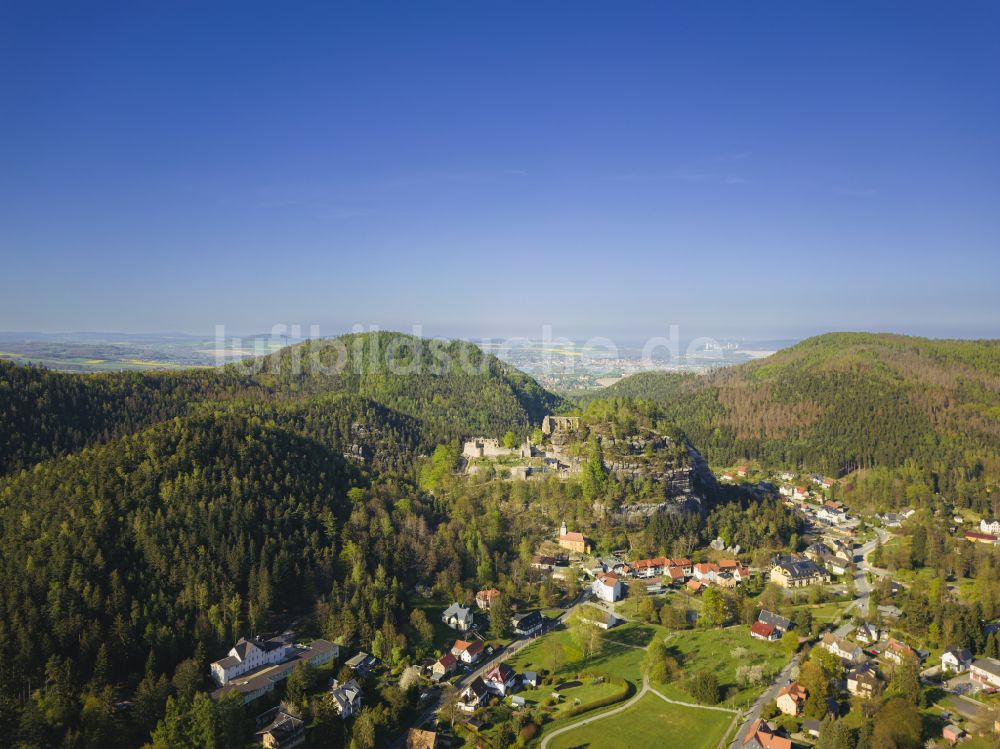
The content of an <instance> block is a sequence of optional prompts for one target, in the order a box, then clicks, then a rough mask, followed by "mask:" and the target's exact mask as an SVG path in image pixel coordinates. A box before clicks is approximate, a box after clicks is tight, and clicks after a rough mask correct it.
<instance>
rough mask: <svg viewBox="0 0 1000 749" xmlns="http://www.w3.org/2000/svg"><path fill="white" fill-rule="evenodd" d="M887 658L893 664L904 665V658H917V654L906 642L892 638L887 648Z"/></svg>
mask: <svg viewBox="0 0 1000 749" xmlns="http://www.w3.org/2000/svg"><path fill="white" fill-rule="evenodd" d="M885 657H886V659H888V660H890V661H892V662H893V663H902V662H903V659H904V658H917V653H916V651H914V650H913V648H911V647H910V646H909V645H907V644H906V643H905V642H900V641H899V640H897V639H896V638H894V637H890V638H889V642H888V643H887V644H886V646H885Z"/></svg>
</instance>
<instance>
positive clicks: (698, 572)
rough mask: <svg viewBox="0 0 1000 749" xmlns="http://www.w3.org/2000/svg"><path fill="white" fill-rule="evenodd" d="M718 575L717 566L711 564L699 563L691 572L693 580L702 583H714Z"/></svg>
mask: <svg viewBox="0 0 1000 749" xmlns="http://www.w3.org/2000/svg"><path fill="white" fill-rule="evenodd" d="M718 574H719V565H717V564H715V563H713V562H701V563H699V564H696V565H695V566H694V570H693V572H692V576H693V577H694V579H695V580H700V581H701V582H703V583H714V582H715V578H716V576H717V575H718Z"/></svg>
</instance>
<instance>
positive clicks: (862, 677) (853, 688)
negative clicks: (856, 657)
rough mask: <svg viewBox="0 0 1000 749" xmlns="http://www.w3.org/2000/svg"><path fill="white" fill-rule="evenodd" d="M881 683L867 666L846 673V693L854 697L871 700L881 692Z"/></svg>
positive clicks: (873, 670) (873, 671)
mask: <svg viewBox="0 0 1000 749" xmlns="http://www.w3.org/2000/svg"><path fill="white" fill-rule="evenodd" d="M882 686H883V682H882V680H881V679H880V678H879V677H878V674H877V673H875V669H873V668H871V667H870V666H868V665H867V664H863V665H861V666H858V667H856V668H852V669H851V670H850V671H848V672H847V691H848V693H850V694H851V695H853V696H855V697H866V698H868V699H871V698H872V697H874V696H875V695H877V694H880V693H881V692H882Z"/></svg>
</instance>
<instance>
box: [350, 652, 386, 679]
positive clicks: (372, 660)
mask: <svg viewBox="0 0 1000 749" xmlns="http://www.w3.org/2000/svg"><path fill="white" fill-rule="evenodd" d="M344 665H345V666H347V667H348V668H349V669H351V671H353V672H354V673H356V674H357V675H358V676H360V677H361V678H365V677H367V676H370V675H371V674H373V673H374V672H375V671H376V670H377V669H378V667H379V660H378V658H376V657H375V656H374V655H369V654H368V653H366V652H365V651H363V650H362V651H360V652H359V653H358V654H357V655H355V656H354V657H353V658H348V659H347V661H345V662H344Z"/></svg>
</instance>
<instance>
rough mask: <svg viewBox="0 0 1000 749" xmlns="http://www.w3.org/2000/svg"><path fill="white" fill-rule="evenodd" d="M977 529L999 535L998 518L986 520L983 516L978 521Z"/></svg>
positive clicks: (999, 525)
mask: <svg viewBox="0 0 1000 749" xmlns="http://www.w3.org/2000/svg"><path fill="white" fill-rule="evenodd" d="M979 530H980V531H982V532H983V533H989V534H991V535H993V536H1000V520H987V519H986V518H983V519H982V520H980V521H979Z"/></svg>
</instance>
